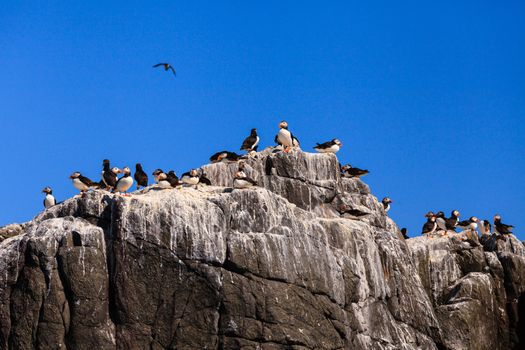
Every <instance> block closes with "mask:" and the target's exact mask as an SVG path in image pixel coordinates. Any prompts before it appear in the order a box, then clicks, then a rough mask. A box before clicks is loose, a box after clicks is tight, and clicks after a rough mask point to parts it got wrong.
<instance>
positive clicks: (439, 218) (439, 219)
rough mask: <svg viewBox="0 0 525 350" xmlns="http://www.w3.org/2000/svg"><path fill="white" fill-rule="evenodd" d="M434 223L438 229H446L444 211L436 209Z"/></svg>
mask: <svg viewBox="0 0 525 350" xmlns="http://www.w3.org/2000/svg"><path fill="white" fill-rule="evenodd" d="M436 223H437V225H438V229H440V230H442V231H446V230H447V225H446V218H445V213H443V212H442V211H438V212H437V213H436Z"/></svg>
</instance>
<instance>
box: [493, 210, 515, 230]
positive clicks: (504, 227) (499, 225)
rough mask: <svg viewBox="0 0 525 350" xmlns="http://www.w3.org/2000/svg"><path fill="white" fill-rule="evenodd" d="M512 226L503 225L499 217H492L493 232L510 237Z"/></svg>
mask: <svg viewBox="0 0 525 350" xmlns="http://www.w3.org/2000/svg"><path fill="white" fill-rule="evenodd" d="M513 228H514V226H512V225H505V224H504V223H502V222H501V216H500V215H498V214H496V215H494V231H495V232H496V233H498V234H500V235H510V234H512V229H513Z"/></svg>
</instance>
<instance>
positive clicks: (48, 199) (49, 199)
mask: <svg viewBox="0 0 525 350" xmlns="http://www.w3.org/2000/svg"><path fill="white" fill-rule="evenodd" d="M42 192H43V193H45V194H46V196H45V197H44V208H46V209H47V208H51V207H52V206H54V205H56V204H57V200H56V199H55V197H54V196H53V190H52V189H51V187H49V186H47V187H46V188H44V189H43V190H42Z"/></svg>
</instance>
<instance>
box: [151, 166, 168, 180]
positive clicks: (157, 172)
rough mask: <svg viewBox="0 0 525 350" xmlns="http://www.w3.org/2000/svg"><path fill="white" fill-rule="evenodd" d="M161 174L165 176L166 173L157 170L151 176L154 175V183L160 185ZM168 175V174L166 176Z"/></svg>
mask: <svg viewBox="0 0 525 350" xmlns="http://www.w3.org/2000/svg"><path fill="white" fill-rule="evenodd" d="M160 174H164V171H162V169H155V170H154V171H153V172H152V173H151V175H153V181H155V182H156V183H159V175H160ZM164 175H166V174H164Z"/></svg>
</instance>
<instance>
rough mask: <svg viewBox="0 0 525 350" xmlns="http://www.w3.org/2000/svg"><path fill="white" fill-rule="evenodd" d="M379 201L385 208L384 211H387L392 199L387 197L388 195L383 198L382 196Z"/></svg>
mask: <svg viewBox="0 0 525 350" xmlns="http://www.w3.org/2000/svg"><path fill="white" fill-rule="evenodd" d="M381 203H382V204H383V208H384V209H385V213H386V212H388V211H389V210H390V203H392V200H391V199H390V198H388V197H385V198H383V200H382V201H381Z"/></svg>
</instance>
